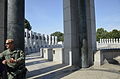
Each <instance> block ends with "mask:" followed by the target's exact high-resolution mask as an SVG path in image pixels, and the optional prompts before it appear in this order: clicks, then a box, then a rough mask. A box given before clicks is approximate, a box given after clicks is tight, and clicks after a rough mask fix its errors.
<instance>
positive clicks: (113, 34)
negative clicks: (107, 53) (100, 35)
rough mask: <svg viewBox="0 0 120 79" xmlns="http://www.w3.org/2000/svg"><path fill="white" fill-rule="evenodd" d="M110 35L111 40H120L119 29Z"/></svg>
mask: <svg viewBox="0 0 120 79" xmlns="http://www.w3.org/2000/svg"><path fill="white" fill-rule="evenodd" d="M109 35H110V36H111V38H120V31H118V30H117V29H113V30H112V31H111V32H110V33H109Z"/></svg>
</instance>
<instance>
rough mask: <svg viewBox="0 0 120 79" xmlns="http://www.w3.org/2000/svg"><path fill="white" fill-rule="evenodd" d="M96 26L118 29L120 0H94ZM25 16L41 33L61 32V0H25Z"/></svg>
mask: <svg viewBox="0 0 120 79" xmlns="http://www.w3.org/2000/svg"><path fill="white" fill-rule="evenodd" d="M95 16H96V28H100V27H102V28H105V29H106V30H108V31H111V30H112V29H118V30H120V0H95ZM25 18H26V19H27V20H28V21H29V22H30V24H31V26H32V30H33V31H34V32H38V33H41V34H51V33H53V32H56V31H60V32H63V0H25Z"/></svg>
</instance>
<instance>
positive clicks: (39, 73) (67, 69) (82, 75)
mask: <svg viewBox="0 0 120 79" xmlns="http://www.w3.org/2000/svg"><path fill="white" fill-rule="evenodd" d="M118 60H119V61H120V58H118ZM26 66H27V68H28V73H27V79H120V65H118V64H117V65H113V64H108V63H106V64H104V65H102V66H101V67H95V66H92V67H90V68H87V69H79V68H78V67H74V66H72V67H71V66H66V65H64V64H60V63H56V62H52V61H47V60H45V59H43V58H40V57H39V56H38V54H37V53H36V54H31V55H27V57H26Z"/></svg>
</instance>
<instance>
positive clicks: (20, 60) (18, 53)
mask: <svg viewBox="0 0 120 79" xmlns="http://www.w3.org/2000/svg"><path fill="white" fill-rule="evenodd" d="M3 57H4V59H5V60H7V61H9V60H10V58H13V59H15V60H17V62H15V63H10V62H7V65H8V66H9V67H11V68H17V67H19V66H20V65H24V66H25V53H24V52H23V51H22V50H13V51H10V50H9V49H7V50H5V51H3V52H2V53H1V54H0V58H3Z"/></svg>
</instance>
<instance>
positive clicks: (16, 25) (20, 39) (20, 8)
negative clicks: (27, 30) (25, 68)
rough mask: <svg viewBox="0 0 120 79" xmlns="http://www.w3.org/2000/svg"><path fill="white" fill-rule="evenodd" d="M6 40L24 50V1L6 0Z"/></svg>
mask: <svg viewBox="0 0 120 79" xmlns="http://www.w3.org/2000/svg"><path fill="white" fill-rule="evenodd" d="M7 8H8V14H7V16H8V19H7V38H12V39H14V40H15V47H16V48H19V49H22V50H24V0H8V7H7Z"/></svg>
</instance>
